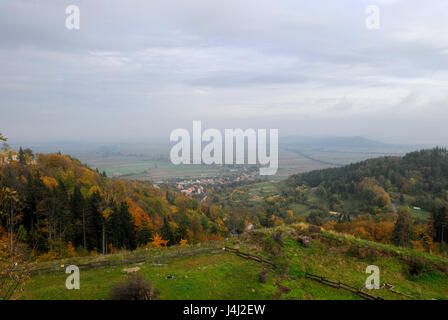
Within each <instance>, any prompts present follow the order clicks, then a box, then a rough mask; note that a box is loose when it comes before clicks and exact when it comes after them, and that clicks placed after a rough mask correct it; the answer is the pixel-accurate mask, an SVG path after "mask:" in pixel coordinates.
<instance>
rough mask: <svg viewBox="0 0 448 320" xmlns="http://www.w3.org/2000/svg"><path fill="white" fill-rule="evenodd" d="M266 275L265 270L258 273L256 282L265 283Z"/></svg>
mask: <svg viewBox="0 0 448 320" xmlns="http://www.w3.org/2000/svg"><path fill="white" fill-rule="evenodd" d="M266 274H267V273H266V269H263V270H261V271H260V273H259V274H258V281H259V282H260V283H266Z"/></svg>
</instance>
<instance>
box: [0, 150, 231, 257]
mask: <svg viewBox="0 0 448 320" xmlns="http://www.w3.org/2000/svg"><path fill="white" fill-rule="evenodd" d="M30 160H32V161H30ZM0 213H1V216H0V260H2V259H3V260H5V259H8V257H9V256H10V255H11V254H13V255H16V254H21V255H22V256H25V257H37V256H42V255H43V254H45V255H46V257H47V258H49V259H51V258H56V257H63V256H67V255H70V254H73V253H75V251H77V252H80V253H88V252H91V251H94V252H100V253H108V252H109V253H110V252H113V251H114V250H116V249H120V248H124V249H135V248H136V247H137V246H144V245H147V244H148V243H150V242H155V244H156V245H158V246H163V245H171V244H177V243H179V242H181V241H183V243H187V242H188V243H196V242H201V241H205V240H210V239H220V238H221V237H222V236H225V235H227V233H228V231H227V227H226V225H225V223H224V221H225V220H226V215H227V213H226V212H225V211H223V210H221V209H220V208H218V207H215V206H211V207H209V206H207V205H205V204H201V203H200V202H199V201H198V200H196V199H191V198H188V197H185V196H183V195H181V194H179V193H177V192H174V191H172V190H169V189H160V188H156V187H153V186H152V184H150V183H145V182H137V181H126V180H120V179H110V178H108V177H106V175H105V174H100V173H99V172H97V171H94V170H91V169H90V168H88V167H87V166H85V165H83V164H82V163H81V162H80V161H79V160H77V159H74V158H72V157H70V156H67V155H62V154H37V155H36V156H34V155H33V154H32V153H31V154H30V153H29V152H28V153H27V155H26V156H25V155H24V154H20V153H19V156H18V160H17V161H11V162H10V163H8V164H6V165H2V166H0ZM11 235H12V236H11Z"/></svg>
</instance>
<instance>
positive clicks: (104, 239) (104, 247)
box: [103, 219, 106, 255]
mask: <svg viewBox="0 0 448 320" xmlns="http://www.w3.org/2000/svg"><path fill="white" fill-rule="evenodd" d="M105 229H106V228H105V223H104V219H103V255H104V254H105V253H106V251H105V249H106V245H105V242H106V234H105V233H106V232H105V231H106V230H105Z"/></svg>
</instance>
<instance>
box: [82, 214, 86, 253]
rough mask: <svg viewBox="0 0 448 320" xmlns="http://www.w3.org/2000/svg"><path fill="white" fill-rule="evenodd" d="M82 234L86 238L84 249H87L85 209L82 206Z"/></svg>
mask: <svg viewBox="0 0 448 320" xmlns="http://www.w3.org/2000/svg"><path fill="white" fill-rule="evenodd" d="M82 234H83V239H84V250H87V241H86V218H85V209H84V208H82Z"/></svg>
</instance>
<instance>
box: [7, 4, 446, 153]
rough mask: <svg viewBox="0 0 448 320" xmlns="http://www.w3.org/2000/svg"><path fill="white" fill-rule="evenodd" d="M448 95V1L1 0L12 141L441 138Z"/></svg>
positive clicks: (435, 140) (440, 140) (430, 140)
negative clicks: (236, 131)
mask: <svg viewBox="0 0 448 320" xmlns="http://www.w3.org/2000/svg"><path fill="white" fill-rule="evenodd" d="M72 4H74V5H77V6H78V7H79V9H80V29H79V30H69V29H67V28H66V18H67V15H66V12H65V10H66V7H67V6H68V5H72ZM369 5H375V6H377V7H378V8H379V10H380V11H379V12H380V16H379V17H380V20H379V21H380V26H379V29H373V30H372V29H368V28H367V27H366V19H367V18H368V17H369V13H367V12H366V8H367V6H369ZM447 89H448V1H446V0H430V1H421V0H382V1H379V0H368V1H367V0H338V1H335V0H303V1H302V0H276V1H272V0H271V1H267V0H244V1H241V0H165V1H152V0H151V1H150V0H127V1H122V0H70V1H68V0H2V1H0V132H2V133H3V134H4V135H6V136H7V137H9V140H10V142H17V141H60V140H70V141H88V140H89V141H118V140H121V141H152V140H154V139H155V140H160V141H165V140H166V141H169V135H170V132H171V131H172V130H174V129H176V128H186V129H188V130H190V131H191V130H192V121H193V120H200V121H202V125H203V127H204V128H218V129H224V128H243V129H247V128H255V129H257V128H266V129H271V128H274V129H279V134H280V136H290V135H299V136H365V137H368V138H372V139H378V140H382V141H385V142H392V143H406V144H417V143H431V144H445V145H446V144H447V143H446V142H447V141H448V125H447V120H448V90H447Z"/></svg>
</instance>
